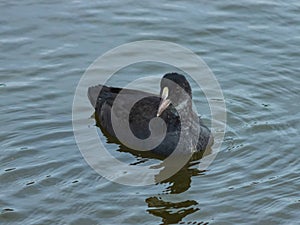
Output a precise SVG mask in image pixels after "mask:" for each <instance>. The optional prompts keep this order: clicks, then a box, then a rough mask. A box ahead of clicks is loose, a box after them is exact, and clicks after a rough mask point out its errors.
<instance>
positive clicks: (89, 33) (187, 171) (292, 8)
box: [0, 0, 300, 225]
mask: <svg viewBox="0 0 300 225" xmlns="http://www.w3.org/2000/svg"><path fill="white" fill-rule="evenodd" d="M299 24H300V3H299V1H297V0H291V1H286V2H284V1H271V0H259V1H207V2H202V3H199V1H189V2H188V3H187V2H179V1H175V2H170V1H161V2H158V1H157V2H143V1H122V2H120V1H98V2H87V1H80V0H77V1H64V2H62V1H40V2H39V1H32V0H29V1H8V0H3V1H1V2H0V48H1V51H0V96H1V97H0V98H1V99H0V111H1V130H0V140H1V155H0V223H1V224H89V225H90V224H151V225H152V224H222V225H224V224H297V223H299V221H300V216H299V210H300V195H299V190H300V178H299V169H300V162H299V156H300V153H299V149H298V147H299V144H300V142H299V129H300V124H299V120H300V113H299V102H298V100H299V91H300V66H299V62H300V52H299V46H300V26H299ZM144 39H157V40H163V41H171V42H175V43H177V44H180V45H182V46H184V47H186V48H189V49H191V50H192V51H194V52H195V53H196V54H198V55H199V56H200V57H201V58H202V59H203V60H204V61H205V62H206V63H207V64H208V66H209V67H210V68H211V69H212V71H213V72H214V74H215V76H216V77H217V79H218V81H219V83H220V85H221V87H222V89H223V92H224V95H225V100H226V106H227V113H228V115H227V116H228V118H227V120H228V121H227V122H228V123H227V130H226V136H225V141H224V143H223V145H222V148H221V151H220V152H219V154H218V155H217V158H216V159H215V161H214V162H213V163H212V164H211V165H210V167H209V168H208V170H206V171H199V170H198V164H199V163H201V162H200V161H195V162H193V163H191V164H190V165H187V166H186V167H184V168H183V169H182V170H181V171H180V172H178V173H177V174H176V175H174V176H173V177H171V178H169V179H168V180H166V181H165V182H162V183H159V184H157V185H152V186H146V187H131V186H124V185H119V184H117V183H114V182H111V181H108V180H106V179H105V178H102V177H101V176H99V175H98V174H97V173H96V172H95V171H94V170H92V169H91V168H90V167H89V166H88V165H87V163H86V162H85V160H84V159H83V157H82V155H81V154H80V151H79V150H78V148H77V145H76V143H75V139H74V136H73V130H72V121H71V118H72V111H71V109H72V101H73V96H74V92H75V88H76V85H77V83H78V81H79V79H80V77H81V76H82V74H83V73H84V71H85V69H86V68H87V67H88V66H89V65H90V64H91V63H92V62H93V61H94V60H95V59H96V58H97V57H98V56H100V55H102V54H104V53H105V52H106V51H108V50H110V49H112V48H114V47H117V46H118V45H120V44H124V43H127V42H131V41H137V40H144ZM182 60H185V59H182ZM122 72H123V74H125V75H126V76H122V79H115V80H114V82H113V84H114V85H115V86H119V85H120V86H121V85H123V84H126V82H128V81H131V80H134V79H135V78H138V77H143V76H148V75H160V74H162V73H164V72H166V67H162V66H157V67H156V66H155V64H151V63H150V64H144V65H141V66H140V67H139V66H136V67H135V66H134V65H133V66H132V67H130V68H127V69H126V68H125V69H124V70H123V71H120V72H119V74H122ZM199 72H200V71H199ZM126 79H127V80H126ZM112 81H113V79H112ZM112 81H111V82H112ZM144 88H145V89H146V88H147V87H146V86H145V87H144ZM157 88H158V87H154V89H153V90H154V91H155V90H157ZM193 94H194V98H195V101H196V103H197V108H198V110H199V111H200V113H201V114H203V118H204V120H205V121H206V122H209V119H210V111H209V109H208V107H207V105H206V99H205V97H204V96H203V94H202V92H201V91H200V89H199V87H198V89H197V88H194V90H193ZM102 138H103V137H102ZM107 145H108V147H109V149H110V151H111V154H112V155H115V156H116V157H117V158H119V159H122V160H123V161H124V162H128V163H132V162H137V163H141V161H143V160H146V159H143V158H139V157H135V156H133V155H131V154H129V153H127V152H122V151H123V150H122V149H119V146H118V145H115V144H107ZM149 160H150V162H151V159H149ZM145 163H147V162H145ZM148 163H149V161H148ZM117 169H118V168H116V170H117Z"/></svg>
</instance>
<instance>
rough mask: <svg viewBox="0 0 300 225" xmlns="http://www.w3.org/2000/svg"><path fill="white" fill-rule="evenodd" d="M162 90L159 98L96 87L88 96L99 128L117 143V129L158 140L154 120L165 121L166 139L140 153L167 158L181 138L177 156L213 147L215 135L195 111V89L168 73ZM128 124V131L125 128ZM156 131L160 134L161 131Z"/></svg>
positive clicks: (101, 86)
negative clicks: (193, 91)
mask: <svg viewBox="0 0 300 225" xmlns="http://www.w3.org/2000/svg"><path fill="white" fill-rule="evenodd" d="M160 88H161V90H160V96H158V95H157V96H156V95H153V94H150V93H147V92H143V91H138V90H132V89H124V88H117V87H108V86H105V85H97V86H93V87H90V88H89V89H88V97H89V100H90V102H91V104H92V106H93V107H94V108H95V118H96V121H97V123H98V125H99V126H100V127H101V128H102V130H104V131H105V132H106V133H107V134H109V135H110V136H112V137H113V138H115V139H116V140H119V139H120V138H118V135H116V133H117V134H119V133H120V132H119V133H118V132H115V130H116V126H117V127H118V128H117V129H121V130H122V129H123V131H124V132H123V134H124V133H125V134H127V133H130V132H128V129H130V131H131V132H132V134H133V135H134V136H135V138H137V139H139V140H143V139H144V140H145V139H147V138H149V137H151V136H153V137H155V133H154V131H155V129H154V130H153V129H152V130H151V121H152V120H153V119H154V120H155V119H156V118H160V119H163V120H164V122H165V127H164V131H162V132H164V134H165V135H164V136H163V139H161V141H160V142H159V143H158V144H157V145H153V146H152V147H149V146H151V144H150V145H149V143H148V145H144V146H142V147H141V146H139V147H138V148H140V150H141V148H144V149H143V150H151V151H152V152H153V153H155V154H158V155H161V156H168V155H170V154H171V153H172V152H173V151H174V149H175V148H176V146H177V145H178V142H179V139H180V136H181V137H182V143H183V144H182V145H180V146H181V149H179V150H178V151H176V153H177V152H178V153H180V154H181V153H182V154H184V153H189V154H191V153H193V152H201V151H204V150H205V149H208V148H210V147H211V146H212V145H213V136H212V134H211V131H210V130H209V128H208V127H207V126H205V125H204V124H203V122H202V121H201V119H200V117H198V116H197V114H196V113H195V112H194V111H193V108H192V90H191V86H190V84H189V82H188V81H187V79H186V78H185V76H183V75H181V74H178V73H167V74H165V75H164V76H163V78H162V79H161V83H160ZM118 98H119V99H118ZM136 99H138V101H136ZM132 102H134V104H132ZM131 104H132V106H131ZM129 106H130V107H129ZM112 111H113V112H114V117H113V120H112V116H111V113H112ZM154 120H153V121H154ZM126 123H127V124H129V128H128V127H127V128H126V127H123V126H124V124H126ZM156 132H157V133H161V132H159V131H158V130H156ZM153 133H154V134H153ZM159 135H160V134H159ZM159 135H158V136H159ZM159 137H161V136H159ZM158 139H159V138H158ZM153 140H155V138H154V139H152V141H153ZM119 142H121V143H124V142H126V140H124V138H123V140H119ZM124 144H125V145H126V143H124Z"/></svg>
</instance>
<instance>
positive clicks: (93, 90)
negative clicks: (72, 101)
mask: <svg viewBox="0 0 300 225" xmlns="http://www.w3.org/2000/svg"><path fill="white" fill-rule="evenodd" d="M102 87H103V85H97V86H92V87H89V89H88V97H89V100H90V103H91V104H92V106H93V107H94V108H96V104H97V99H98V96H99V93H100V90H101V89H102Z"/></svg>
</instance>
